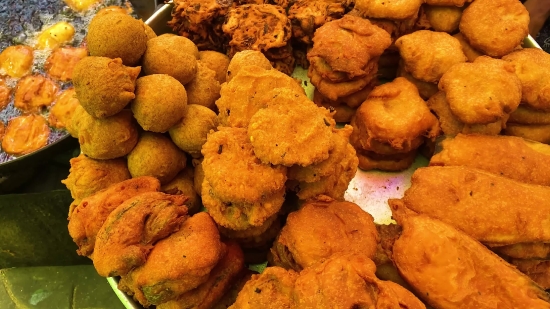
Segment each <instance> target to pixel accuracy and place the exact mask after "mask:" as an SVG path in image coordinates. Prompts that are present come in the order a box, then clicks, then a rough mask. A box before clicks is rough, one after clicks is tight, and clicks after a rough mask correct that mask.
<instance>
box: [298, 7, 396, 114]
mask: <svg viewBox="0 0 550 309" xmlns="http://www.w3.org/2000/svg"><path fill="white" fill-rule="evenodd" d="M390 44H391V39H390V36H389V34H388V33H387V32H386V31H384V30H382V29H381V28H379V27H377V26H375V25H373V24H372V23H371V22H369V21H368V20H366V19H362V18H360V17H356V16H351V15H346V16H344V17H343V18H342V19H339V20H334V21H331V22H328V23H326V24H324V25H323V26H322V27H320V28H319V29H318V30H317V31H316V32H315V36H314V37H313V48H312V49H311V50H310V51H309V52H308V54H307V58H308V61H309V62H310V67H309V70H308V77H309V78H310V80H311V83H312V84H313V85H314V86H315V90H316V92H315V99H314V100H315V103H317V105H319V106H323V107H327V108H330V107H332V109H335V110H336V115H335V116H336V117H337V119H338V120H339V121H344V122H345V121H349V120H350V119H351V116H352V115H353V111H354V110H355V109H356V108H357V107H358V106H359V105H360V104H361V103H362V102H363V101H364V99H365V98H366V96H367V95H368V94H369V92H370V90H372V88H373V86H374V85H376V83H377V79H376V73H377V71H378V60H379V57H380V55H381V54H382V53H383V52H384V50H385V49H386V48H388V47H389V46H390Z"/></svg>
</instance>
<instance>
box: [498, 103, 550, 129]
mask: <svg viewBox="0 0 550 309" xmlns="http://www.w3.org/2000/svg"><path fill="white" fill-rule="evenodd" d="M508 122H509V123H517V124H535V125H536V124H550V112H545V111H539V110H535V109H532V108H530V107H527V106H525V105H524V104H520V105H519V106H518V108H517V109H516V110H515V111H513V112H512V113H511V114H510V118H508Z"/></svg>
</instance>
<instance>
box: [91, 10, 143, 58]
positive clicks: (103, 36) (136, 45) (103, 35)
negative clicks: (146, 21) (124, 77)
mask: <svg viewBox="0 0 550 309" xmlns="http://www.w3.org/2000/svg"><path fill="white" fill-rule="evenodd" d="M113 38H116V40H115V39H113ZM86 44H87V46H88V49H89V50H90V55H91V56H99V57H108V58H113V59H114V58H120V59H122V62H123V63H124V65H128V66H134V65H136V64H137V63H138V62H139V60H140V59H141V56H142V55H143V53H145V49H146V48H147V35H146V34H145V28H144V27H143V25H142V22H140V21H139V20H137V19H135V18H133V17H132V16H130V15H128V14H124V13H120V12H117V11H109V12H105V13H104V14H98V15H96V16H95V17H94V18H93V19H92V21H90V25H89V26H88V34H87V36H86Z"/></svg>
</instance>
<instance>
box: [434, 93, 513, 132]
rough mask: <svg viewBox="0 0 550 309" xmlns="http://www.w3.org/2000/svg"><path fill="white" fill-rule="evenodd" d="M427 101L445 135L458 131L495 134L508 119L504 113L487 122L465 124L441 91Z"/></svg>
mask: <svg viewBox="0 0 550 309" xmlns="http://www.w3.org/2000/svg"><path fill="white" fill-rule="evenodd" d="M427 103H428V107H429V108H430V110H431V111H432V112H433V113H434V114H435V115H436V116H437V118H438V119H439V125H440V127H441V131H442V132H443V134H446V135H457V134H459V133H463V134H472V133H476V134H485V135H497V134H499V133H500V131H502V129H503V128H504V127H505V126H506V120H507V119H508V118H507V116H506V115H505V116H504V117H503V118H501V119H498V120H497V121H495V122H491V123H488V124H465V123H463V122H461V121H460V120H459V119H458V118H457V117H456V116H455V115H454V114H453V112H452V111H451V108H450V107H449V103H448V102H447V99H446V97H445V92H443V91H439V92H437V93H436V94H434V95H433V96H431V97H430V99H429V100H428V102H427Z"/></svg>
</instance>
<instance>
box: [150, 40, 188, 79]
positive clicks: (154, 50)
mask: <svg viewBox="0 0 550 309" xmlns="http://www.w3.org/2000/svg"><path fill="white" fill-rule="evenodd" d="M198 59H199V50H198V48H197V46H196V45H195V43H193V42H192V41H191V40H189V39H188V38H184V37H182V36H178V35H172V34H163V35H159V36H158V37H156V38H153V39H151V40H149V41H147V50H146V51H145V54H144V55H143V72H144V73H145V74H146V75H150V74H168V75H170V76H172V77H174V78H175V79H177V80H178V81H179V82H180V83H181V84H182V85H184V86H185V85H186V84H187V83H188V82H190V81H191V80H192V79H193V78H195V75H196V73H197V60H198Z"/></svg>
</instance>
